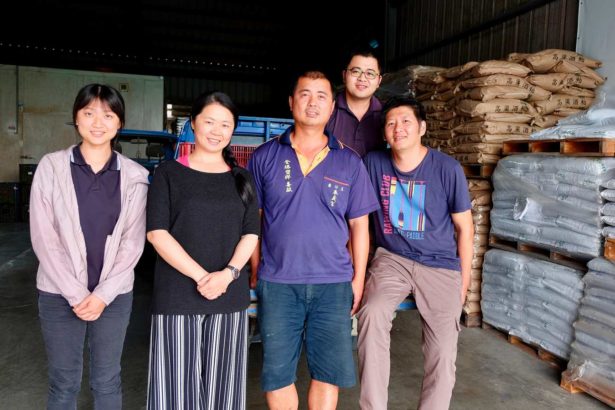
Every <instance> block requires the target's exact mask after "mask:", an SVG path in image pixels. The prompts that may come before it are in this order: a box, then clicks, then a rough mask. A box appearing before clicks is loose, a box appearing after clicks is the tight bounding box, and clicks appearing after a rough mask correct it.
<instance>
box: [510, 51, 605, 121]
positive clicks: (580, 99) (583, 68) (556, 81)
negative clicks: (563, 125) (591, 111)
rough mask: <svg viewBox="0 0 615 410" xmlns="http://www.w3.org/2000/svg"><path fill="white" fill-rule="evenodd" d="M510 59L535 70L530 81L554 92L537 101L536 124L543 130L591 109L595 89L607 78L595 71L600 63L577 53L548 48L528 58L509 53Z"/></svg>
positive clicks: (535, 104) (527, 56)
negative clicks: (563, 119) (546, 97)
mask: <svg viewBox="0 0 615 410" xmlns="http://www.w3.org/2000/svg"><path fill="white" fill-rule="evenodd" d="M508 59H509V60H511V61H515V60H516V61H519V59H521V60H520V62H521V63H522V64H524V65H526V66H527V67H529V68H531V69H532V72H533V74H532V75H530V76H528V77H527V81H528V82H529V83H530V84H533V85H535V86H537V87H541V88H542V89H544V90H547V91H549V92H551V93H552V94H551V96H550V97H549V98H548V99H542V100H540V101H534V102H533V104H534V106H535V107H536V111H537V112H538V114H539V115H538V116H537V117H536V119H535V120H534V124H535V125H536V126H538V127H541V128H548V127H552V126H554V125H556V124H557V122H558V121H559V120H560V119H562V118H564V117H567V116H569V115H572V114H575V113H577V112H579V111H581V110H585V109H587V108H589V106H590V105H591V104H592V102H593V100H594V97H595V91H594V90H595V89H596V88H597V87H598V86H600V85H601V84H603V83H604V78H602V77H601V76H600V75H599V74H597V73H596V72H595V71H594V69H595V68H598V67H600V65H601V64H602V63H601V62H600V61H597V60H593V59H591V58H587V57H585V56H583V55H582V54H579V53H575V52H574V51H568V50H558V49H549V50H543V51H539V52H538V53H534V54H529V55H520V54H516V53H513V54H510V55H509V56H508Z"/></svg>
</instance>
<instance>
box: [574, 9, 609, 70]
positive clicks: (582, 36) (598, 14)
mask: <svg viewBox="0 0 615 410" xmlns="http://www.w3.org/2000/svg"><path fill="white" fill-rule="evenodd" d="M613 17H615V1H613V0H584V1H582V2H581V4H580V6H579V30H578V41H577V49H576V51H577V52H579V53H581V54H585V55H587V56H589V57H592V58H596V59H598V60H600V61H602V68H599V69H598V72H599V73H600V74H601V75H602V76H605V77H608V78H615V48H613V45H612V41H613V40H612V39H613V38H614V37H615V25H613Z"/></svg>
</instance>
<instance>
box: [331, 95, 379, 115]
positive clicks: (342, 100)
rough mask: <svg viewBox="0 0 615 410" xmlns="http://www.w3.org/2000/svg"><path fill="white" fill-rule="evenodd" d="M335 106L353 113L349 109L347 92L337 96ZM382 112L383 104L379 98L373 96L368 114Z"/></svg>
mask: <svg viewBox="0 0 615 410" xmlns="http://www.w3.org/2000/svg"><path fill="white" fill-rule="evenodd" d="M335 105H336V106H337V107H339V108H342V109H344V110H346V111H348V112H352V111H350V108H348V101H346V90H343V91H342V92H340V93H339V94H337V97H336V99H335ZM380 111H382V103H381V102H380V100H379V99H378V98H376V97H375V96H372V97H371V98H370V100H369V108H368V109H367V114H369V113H371V112H380Z"/></svg>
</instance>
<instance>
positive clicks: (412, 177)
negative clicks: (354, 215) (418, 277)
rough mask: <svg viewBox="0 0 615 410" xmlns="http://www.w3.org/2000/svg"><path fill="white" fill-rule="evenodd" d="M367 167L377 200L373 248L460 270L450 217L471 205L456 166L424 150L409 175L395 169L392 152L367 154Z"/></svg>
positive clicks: (453, 228) (437, 266)
mask: <svg viewBox="0 0 615 410" xmlns="http://www.w3.org/2000/svg"><path fill="white" fill-rule="evenodd" d="M365 165H366V166H367V172H368V173H369V176H370V179H371V181H372V185H373V186H374V189H375V190H376V194H377V195H378V199H379V200H380V209H379V210H378V211H377V212H375V213H373V214H372V218H373V222H374V227H375V235H376V245H377V246H381V247H383V248H386V249H387V250H389V251H391V252H393V253H396V254H398V255H401V256H404V257H406V258H408V259H411V260H414V261H417V262H419V263H421V264H423V265H426V266H431V267H434V268H446V269H454V270H460V265H459V256H458V255H457V241H456V240H455V227H454V225H453V221H452V219H451V214H453V213H458V212H464V211H467V210H469V209H471V203H470V196H469V194H468V184H467V182H466V178H465V175H464V174H463V170H462V169H461V166H460V165H459V163H458V162H457V161H456V160H454V159H453V158H451V157H449V156H448V155H445V154H442V153H441V152H438V151H435V150H432V149H428V152H427V155H426V156H425V158H424V159H423V161H422V162H421V163H420V164H419V165H418V166H417V167H416V168H415V169H414V170H412V171H410V172H401V171H399V170H398V169H397V168H395V166H394V165H393V162H392V159H391V153H390V151H385V152H382V151H377V152H371V153H369V154H368V155H367V156H366V157H365Z"/></svg>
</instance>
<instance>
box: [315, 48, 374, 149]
mask: <svg viewBox="0 0 615 410" xmlns="http://www.w3.org/2000/svg"><path fill="white" fill-rule="evenodd" d="M380 72H381V70H380V63H379V62H378V59H377V58H376V57H375V56H374V54H373V53H371V52H370V51H358V52H354V53H353V54H351V56H350V61H349V62H348V65H347V66H346V69H345V70H343V71H342V78H343V79H344V86H345V87H344V91H343V92H341V93H339V94H338V96H337V97H336V98H335V109H334V110H333V115H331V118H330V119H329V122H328V123H327V128H326V129H327V131H328V132H329V133H331V134H333V135H335V136H336V138H338V139H339V140H340V141H342V143H344V144H346V145H348V146H349V147H350V148H352V149H353V150H355V151H356V152H357V154H359V155H360V156H361V157H364V156H365V155H366V154H367V153H368V152H371V151H376V150H382V149H384V148H386V143H385V141H384V139H383V138H382V120H381V113H382V104H381V103H380V101H378V99H377V98H376V97H375V96H374V93H375V92H376V90H377V89H378V87H379V86H380V81H381V80H382V75H380Z"/></svg>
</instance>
